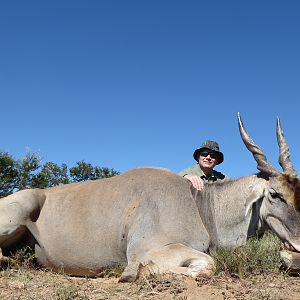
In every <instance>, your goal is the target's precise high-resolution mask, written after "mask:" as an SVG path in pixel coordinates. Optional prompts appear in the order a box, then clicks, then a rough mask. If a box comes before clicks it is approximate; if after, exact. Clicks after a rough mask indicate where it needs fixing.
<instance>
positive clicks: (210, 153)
mask: <svg viewBox="0 0 300 300" xmlns="http://www.w3.org/2000/svg"><path fill="white" fill-rule="evenodd" d="M208 155H209V156H210V158H212V159H216V158H218V154H217V153H215V152H208V151H203V152H201V153H200V156H202V157H207V156H208Z"/></svg>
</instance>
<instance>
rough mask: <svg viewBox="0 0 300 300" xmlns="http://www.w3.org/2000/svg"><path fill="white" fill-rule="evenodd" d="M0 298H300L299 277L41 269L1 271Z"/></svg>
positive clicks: (248, 299)
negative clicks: (74, 273)
mask: <svg viewBox="0 0 300 300" xmlns="http://www.w3.org/2000/svg"><path fill="white" fill-rule="evenodd" d="M0 299H1V300H2V299H3V300H6V299H18V300H29V299H31V300H32V299H45V300H50V299H51V300H54V299H55V300H56V299H57V300H71V299H85V300H87V299H205V300H218V299H222V300H224V299H247V300H250V299H276V300H278V299H286V300H288V299H289V300H297V299H299V300H300V277H292V276H287V275H284V274H282V275H281V274H279V275H278V274H276V275H275V274H271V275H267V276H266V275H257V276H253V277H250V278H246V279H234V278H231V277H226V276H219V277H213V278H211V279H197V280H195V279H192V278H188V277H185V276H175V275H164V276H162V275H161V276H156V277H154V276H150V277H148V278H141V279H139V280H138V281H137V282H136V283H118V279H117V278H96V279H90V278H76V277H68V276H66V275H63V274H55V273H52V272H49V271H44V270H21V269H19V270H12V269H11V270H5V271H1V272H0Z"/></svg>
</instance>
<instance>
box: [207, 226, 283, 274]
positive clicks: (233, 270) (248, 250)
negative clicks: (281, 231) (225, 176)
mask: <svg viewBox="0 0 300 300" xmlns="http://www.w3.org/2000/svg"><path fill="white" fill-rule="evenodd" d="M280 249H281V242H280V240H279V239H278V238H277V237H276V236H274V235H273V234H272V233H270V232H267V233H265V235H264V237H263V238H262V239H258V238H257V237H252V238H250V239H249V240H248V241H247V243H246V245H245V246H241V247H237V248H235V249H228V248H219V249H217V250H215V251H213V252H212V253H211V256H212V258H213V259H214V262H215V265H216V270H215V274H216V275H219V274H225V275H230V276H233V277H238V278H245V277H246V276H249V275H258V274H262V273H274V272H275V273H279V272H280V265H281V262H280V254H279V252H280Z"/></svg>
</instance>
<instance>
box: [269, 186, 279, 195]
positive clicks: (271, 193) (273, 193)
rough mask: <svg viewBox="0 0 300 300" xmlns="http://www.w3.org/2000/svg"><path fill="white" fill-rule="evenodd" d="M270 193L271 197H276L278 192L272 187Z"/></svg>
mask: <svg viewBox="0 0 300 300" xmlns="http://www.w3.org/2000/svg"><path fill="white" fill-rule="evenodd" d="M270 195H271V196H272V197H276V196H278V193H277V192H276V191H275V190H274V189H272V188H271V189H270Z"/></svg>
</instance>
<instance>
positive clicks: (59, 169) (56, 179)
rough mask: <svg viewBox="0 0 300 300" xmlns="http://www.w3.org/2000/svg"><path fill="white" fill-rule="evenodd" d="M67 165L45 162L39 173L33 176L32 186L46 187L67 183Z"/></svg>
mask: <svg viewBox="0 0 300 300" xmlns="http://www.w3.org/2000/svg"><path fill="white" fill-rule="evenodd" d="M69 181H70V180H69V177H68V167H67V165H66V164H62V165H61V166H59V165H57V164H55V163H52V162H46V163H45V164H44V165H43V166H42V169H41V171H40V172H39V173H37V174H36V176H34V178H33V180H32V186H33V187H36V188H47V187H51V186H57V185H62V184H66V183H69Z"/></svg>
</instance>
